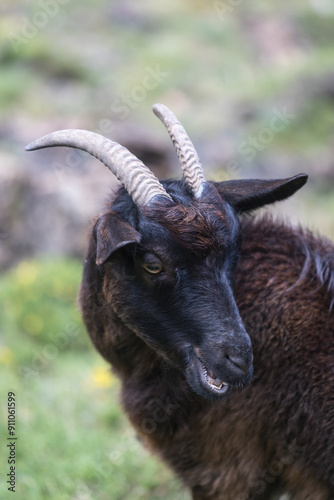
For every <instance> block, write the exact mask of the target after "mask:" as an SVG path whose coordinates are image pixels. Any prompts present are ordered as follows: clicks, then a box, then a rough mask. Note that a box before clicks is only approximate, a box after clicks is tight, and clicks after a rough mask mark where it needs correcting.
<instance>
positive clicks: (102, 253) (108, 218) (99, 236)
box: [94, 213, 140, 266]
mask: <svg viewBox="0 0 334 500" xmlns="http://www.w3.org/2000/svg"><path fill="white" fill-rule="evenodd" d="M94 234H95V238H96V264H97V265H98V266H99V265H101V264H103V263H104V262H105V261H106V260H107V259H108V257H110V255H111V254H112V253H113V252H115V251H116V250H118V249H119V248H121V247H124V246H125V245H129V244H130V243H139V242H140V234H139V233H138V231H136V230H135V229H134V228H133V227H132V226H130V224H128V223H127V222H125V221H124V220H122V219H120V218H119V217H118V216H117V215H116V214H114V213H108V214H104V215H102V216H101V217H100V218H99V219H98V221H97V222H96V224H95V227H94Z"/></svg>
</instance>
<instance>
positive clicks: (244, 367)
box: [225, 354, 249, 373]
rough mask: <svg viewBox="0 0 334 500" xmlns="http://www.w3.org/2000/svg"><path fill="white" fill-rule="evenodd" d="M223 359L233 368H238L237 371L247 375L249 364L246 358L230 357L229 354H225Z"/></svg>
mask: <svg viewBox="0 0 334 500" xmlns="http://www.w3.org/2000/svg"><path fill="white" fill-rule="evenodd" d="M225 358H226V359H227V360H228V361H229V362H230V363H231V364H232V365H234V368H238V370H240V371H242V372H243V373H247V372H248V370H249V362H248V360H247V359H246V358H244V357H242V356H235V355H234V356H231V355H230V354H226V356H225Z"/></svg>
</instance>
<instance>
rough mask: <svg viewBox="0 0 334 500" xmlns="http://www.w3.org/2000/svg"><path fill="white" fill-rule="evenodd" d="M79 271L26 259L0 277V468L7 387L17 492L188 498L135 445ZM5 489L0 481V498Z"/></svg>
mask: <svg viewBox="0 0 334 500" xmlns="http://www.w3.org/2000/svg"><path fill="white" fill-rule="evenodd" d="M80 275H81V265H80V264H79V263H78V262H76V261H72V260H60V259H58V260H57V259H56V260H55V259H53V260H44V261H42V262H36V261H24V262H22V263H21V264H20V265H19V266H18V268H17V269H15V270H13V271H11V272H9V273H8V274H7V275H5V276H2V277H1V279H0V303H1V304H2V313H1V321H0V338H1V341H0V372H1V377H0V401H1V413H0V414H1V420H0V425H1V427H0V435H1V438H2V441H1V446H2V450H1V454H0V457H1V458H0V471H1V472H2V473H3V471H6V473H7V469H8V467H9V466H8V464H7V456H6V453H4V448H3V447H4V444H3V443H4V440H5V438H6V437H7V429H6V426H7V425H6V401H7V393H8V392H9V391H13V392H14V393H15V395H16V418H17V426H16V435H17V438H18V440H17V446H16V453H17V464H16V465H17V473H18V478H17V496H16V497H15V498H18V499H25V500H44V499H48V500H62V499H64V500H65V499H66V500H67V499H73V500H78V499H80V500H81V499H82V500H90V499H92V500H93V499H94V500H110V498H112V499H113V500H121V499H134V500H135V499H152V500H153V499H157V500H158V499H161V498H163V499H166V500H168V499H173V500H175V499H180V500H181V499H182V500H186V498H188V496H187V494H186V493H185V492H183V491H182V490H181V487H180V485H179V484H178V482H177V481H176V480H175V479H174V478H173V477H172V474H171V473H170V472H169V471H168V470H167V469H166V468H165V467H164V466H163V465H162V464H161V463H160V462H159V461H158V459H157V458H156V457H152V456H150V455H149V453H148V451H147V450H145V449H144V448H143V447H142V445H141V444H140V443H139V442H138V441H137V439H136V436H135V432H134V430H133V429H132V428H131V427H130V425H129V423H128V421H127V419H126V417H125V415H124V414H123V412H122V410H121V407H120V404H119V402H118V393H119V382H118V380H117V379H116V378H115V377H114V376H113V375H111V373H110V370H109V366H108V365H107V364H106V363H105V362H104V361H103V360H102V359H101V357H100V356H99V355H98V354H97V353H96V352H95V350H94V349H93V347H92V346H91V345H90V341H89V340H88V336H87V334H86V332H85V331H84V328H83V325H82V323H81V320H80V317H79V313H78V311H77V308H76V289H77V287H78V284H79V281H80ZM68 325H70V326H68ZM66 332H67V334H68V339H67V340H66ZM10 494H11V493H9V492H8V491H7V489H6V485H5V484H4V482H3V481H2V480H1V483H0V498H1V499H3V498H12V497H10V496H9V495H10Z"/></svg>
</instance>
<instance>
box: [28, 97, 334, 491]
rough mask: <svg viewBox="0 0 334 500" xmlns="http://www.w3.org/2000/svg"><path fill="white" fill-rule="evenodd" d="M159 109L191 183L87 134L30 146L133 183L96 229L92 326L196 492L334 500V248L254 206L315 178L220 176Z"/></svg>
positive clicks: (87, 277) (139, 412)
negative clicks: (56, 149)
mask: <svg viewBox="0 0 334 500" xmlns="http://www.w3.org/2000/svg"><path fill="white" fill-rule="evenodd" d="M154 111H155V113H156V114H157V115H158V116H159V118H160V119H161V120H162V121H163V123H164V124H165V125H166V127H167V130H168V133H169V135H170V136H171V138H172V141H173V144H174V145H175V147H176V151H177V154H178V157H179V160H180V164H181V168H182V170H183V177H184V179H183V180H182V181H165V182H161V183H160V181H159V180H158V179H157V178H156V177H155V176H154V175H153V174H152V172H150V171H149V169H148V168H147V167H146V166H145V165H144V164H143V163H142V162H141V161H140V160H138V159H137V158H136V157H134V155H132V154H131V153H130V152H129V151H127V150H126V149H125V148H123V147H122V146H120V145H119V144H117V143H114V142H112V141H110V140H108V139H105V138H103V137H101V136H99V135H97V134H94V133H91V132H87V131H82V130H75V131H72V130H65V131H58V132H54V133H52V134H49V135H47V136H45V137H43V138H41V139H39V140H38V141H35V142H34V143H32V144H31V145H29V146H28V147H27V149H28V150H33V149H40V148H44V147H49V146H59V145H66V146H70V147H78V148H80V149H83V150H85V151H87V152H89V153H91V154H92V155H94V156H96V157H97V158H99V159H100V160H101V161H102V162H103V163H105V165H106V166H107V167H108V168H109V169H110V170H111V171H112V172H114V173H115V175H116V176H117V177H118V178H119V179H120V180H121V182H122V184H123V186H124V188H121V189H120V191H119V193H118V195H117V197H116V198H115V199H113V200H111V202H110V204H109V206H108V207H107V209H106V211H105V212H104V213H103V214H101V215H100V216H99V217H98V218H97V219H96V221H95V223H94V225H93V227H92V231H91V235H90V239H89V248H88V254H87V258H86V261H85V267H84V276H83V281H82V285H81V290H80V304H81V310H82V314H83V318H84V321H85V323H86V326H87V330H88V332H89V335H90V336H91V338H92V341H93V343H94V345H95V346H96V348H97V349H98V350H99V352H100V353H101V354H102V355H103V356H104V357H105V359H107V360H108V361H109V362H110V363H111V365H112V366H113V369H114V371H115V373H116V374H117V375H118V376H119V377H120V379H121V381H122V390H121V397H122V403H123V406H124V409H125V411H126V413H127V415H128V417H129V419H130V420H131V422H132V424H133V425H134V427H135V428H136V429H137V432H138V435H139V436H140V437H141V439H142V440H143V441H144V442H145V443H146V445H147V446H148V447H149V448H151V449H152V450H153V451H155V452H156V453H158V454H159V455H160V456H161V457H162V458H163V459H164V460H165V461H166V462H167V463H168V464H169V465H170V466H171V468H172V469H173V470H174V471H175V472H176V473H177V474H178V475H179V476H180V478H181V479H182V480H183V482H184V484H185V485H187V486H188V487H189V488H190V489H191V491H192V494H193V498H194V499H195V500H196V499H197V500H277V499H278V497H279V495H281V494H288V495H289V499H293V500H333V499H334V460H333V458H334V457H333V454H334V342H333V340H334V339H333V337H334V312H333V306H334V246H333V244H332V243H330V242H329V241H327V240H325V239H320V238H315V237H314V236H312V235H311V234H310V233H307V232H303V231H302V230H299V229H296V228H294V229H292V228H290V227H288V226H285V225H284V224H280V223H278V222H274V221H272V220H270V219H268V218H267V219H266V218H262V219H256V218H255V219H249V218H248V217H247V216H243V215H242V214H243V213H247V212H249V211H251V210H254V209H256V208H259V207H262V206H264V205H266V204H269V203H273V202H276V201H280V200H283V199H285V198H288V197H289V196H290V195H292V194H293V193H295V192H296V191H297V190H298V189H299V188H301V187H302V186H303V185H304V184H305V182H306V180H307V176H306V175H305V174H300V175H297V176H294V177H291V178H289V179H281V180H241V181H228V182H221V183H212V182H208V181H207V180H206V177H205V174H204V171H203V168H202V166H201V164H200V162H199V159H198V156H197V153H196V151H195V149H194V146H193V145H192V143H191V141H190V139H189V137H188V136H187V134H186V132H185V130H184V129H183V127H182V125H181V124H180V122H179V121H178V120H177V118H176V117H175V116H174V115H173V113H172V112H171V111H170V110H168V108H166V107H165V106H163V105H155V106H154ZM253 359H254V364H253ZM241 389H242V390H241Z"/></svg>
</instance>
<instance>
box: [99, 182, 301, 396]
mask: <svg viewBox="0 0 334 500" xmlns="http://www.w3.org/2000/svg"><path fill="white" fill-rule="evenodd" d="M241 182H242V181H241ZM249 182H253V183H254V182H256V181H249ZM258 182H260V184H261V181H258ZM267 182H271V183H272V186H271V188H270V189H271V198H270V199H269V198H268V197H269V196H270V194H268V190H270V189H269V188H268V189H267V190H266V189H264V190H263V185H262V184H261V185H260V188H259V185H258V184H257V185H256V186H255V187H256V188H257V192H258V193H259V191H261V195H262V197H261V196H260V195H258V198H257V201H256V202H255V201H254V199H255V198H256V197H255V196H254V192H253V191H255V190H256V189H255V188H253V190H249V184H247V185H246V184H245V186H244V187H242V186H240V184H238V181H236V184H233V185H230V186H227V188H225V187H224V186H223V184H224V185H226V184H228V183H221V184H216V186H214V185H213V184H211V183H208V184H207V186H206V188H205V189H204V192H203V194H202V196H201V198H200V199H199V200H194V199H193V197H192V195H191V193H190V192H189V189H188V188H187V186H186V185H185V184H184V183H183V181H165V182H163V184H164V187H165V188H166V190H167V191H168V192H169V193H170V194H171V196H172V198H173V201H174V203H172V202H169V201H166V200H163V199H161V200H160V199H157V200H156V202H155V203H152V204H151V205H150V206H149V207H146V208H145V209H144V210H142V212H140V211H139V210H138V209H137V208H136V207H135V205H134V204H133V202H132V200H131V198H130V197H129V195H128V194H127V193H126V192H125V190H123V189H121V190H120V192H119V196H118V197H117V199H116V201H115V202H114V203H113V205H112V207H110V210H109V211H108V212H107V213H106V214H104V215H103V216H101V217H100V218H99V219H98V221H97V223H96V226H95V231H94V234H95V238H96V242H97V255H96V260H97V263H98V265H99V267H100V271H101V272H102V275H103V280H104V285H103V293H104V295H105V299H106V300H107V302H108V303H109V304H110V307H111V308H112V309H113V311H114V313H115V314H116V316H117V317H118V319H119V321H121V322H122V323H123V324H124V325H125V326H126V327H127V328H128V329H130V330H131V331H132V332H133V334H134V335H136V336H138V337H140V338H141V339H142V340H143V341H144V342H145V343H146V344H147V345H148V346H150V347H151V348H152V349H153V350H154V352H155V353H157V354H158V355H159V356H161V358H162V359H163V360H164V362H165V363H167V364H169V365H171V366H174V367H176V368H177V369H179V370H181V371H182V373H183V374H184V377H185V379H186V380H187V382H188V384H189V386H190V388H191V389H192V390H193V391H194V392H195V393H197V394H198V395H200V396H202V397H205V398H209V399H219V398H224V397H226V395H227V394H228V392H229V391H230V390H231V388H233V387H235V386H243V385H244V384H246V383H247V382H249V381H250V379H251V377H252V372H253V368H252V361H253V356H252V348H251V342H250V339H249V336H248V334H247V332H246V331H245V328H244V326H243V324H242V321H241V318H240V315H239V312H238V309H237V306H236V303H235V300H234V296H233V275H234V267H235V265H236V262H237V259H238V252H239V247H240V241H241V235H240V225H239V220H238V215H237V211H241V210H247V209H253V208H255V205H257V206H261V205H263V204H265V203H270V202H272V201H277V200H278V199H282V198H283V197H287V196H289V195H290V194H292V192H291V191H293V190H292V189H291V179H290V180H289V182H287V181H284V183H285V185H286V186H287V188H286V194H285V196H283V194H282V192H281V190H282V183H283V181H280V184H279V186H278V184H277V183H278V181H267ZM294 182H295V183H296V187H295V189H294V190H296V189H298V187H300V186H299V184H301V181H300V180H299V181H298V182H296V181H294ZM304 182H305V179H304ZM297 184H298V187H297ZM265 188H266V187H265ZM224 189H226V192H225V193H224V192H223V191H224ZM245 189H246V191H247V190H248V191H247V193H246V194H245V193H244V191H245ZM278 190H279V194H278V193H277V191H278ZM239 191H240V192H239ZM264 191H265V193H264ZM274 191H275V192H276V196H275V194H273V192H274ZM263 197H266V199H265V200H263ZM223 198H227V199H228V201H229V202H227V201H225V200H224V199H223ZM242 204H243V206H242ZM247 207H249V208H247Z"/></svg>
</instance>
